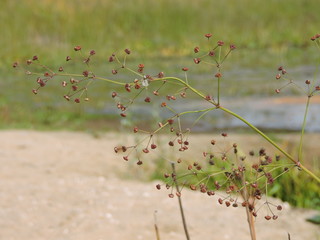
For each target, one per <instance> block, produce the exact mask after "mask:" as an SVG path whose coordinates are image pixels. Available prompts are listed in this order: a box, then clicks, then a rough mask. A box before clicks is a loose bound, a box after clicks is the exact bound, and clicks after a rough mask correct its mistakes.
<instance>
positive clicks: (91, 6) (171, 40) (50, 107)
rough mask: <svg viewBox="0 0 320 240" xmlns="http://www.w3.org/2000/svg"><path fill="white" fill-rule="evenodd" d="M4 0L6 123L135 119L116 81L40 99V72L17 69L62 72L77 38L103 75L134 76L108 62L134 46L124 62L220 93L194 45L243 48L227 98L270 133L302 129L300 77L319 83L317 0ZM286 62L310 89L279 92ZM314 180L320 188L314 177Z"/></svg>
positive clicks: (226, 84) (115, 125)
mask: <svg viewBox="0 0 320 240" xmlns="http://www.w3.org/2000/svg"><path fill="white" fill-rule="evenodd" d="M0 3H1V10H0V20H1V21H0V29H1V32H2V33H1V36H2V37H1V38H0V45H1V48H0V49H1V50H0V69H1V72H2V75H1V77H0V86H1V94H0V128H1V129H8V128H10V129H36V130H43V129H45V130H61V129H63V130H65V129H66V130H82V131H87V132H95V131H107V130H115V129H118V130H119V129H120V128H122V127H121V126H123V125H126V124H130V123H131V122H135V120H139V119H134V117H131V118H130V117H128V118H127V119H126V120H125V121H124V120H123V119H122V122H121V123H122V124H119V121H120V117H119V112H118V111H117V110H116V107H115V103H114V101H113V99H112V98H111V97H110V96H111V93H112V92H113V91H115V90H118V89H117V88H116V86H111V85H109V84H105V83H104V82H95V83H94V84H92V85H90V89H89V93H88V94H89V97H90V101H89V102H83V103H81V104H77V103H74V102H72V101H70V102H67V101H65V100H64V99H63V95H64V94H66V91H67V90H66V89H63V88H62V87H61V83H60V82H50V83H49V84H48V85H47V86H46V87H45V88H44V89H41V91H40V92H39V94H37V95H36V96H35V95H34V94H33V93H32V89H33V88H35V87H36V86H37V83H36V77H34V76H27V75H25V74H24V72H23V71H19V70H16V69H13V68H12V64H13V62H16V61H18V62H20V63H22V62H25V61H26V60H27V59H31V58H32V56H34V55H37V56H38V57H39V59H40V61H41V63H43V64H46V65H48V66H50V67H51V68H52V69H58V68H59V67H60V66H64V65H65V64H66V62H65V58H66V56H67V55H70V56H72V58H74V56H75V55H76V53H75V52H74V50H73V48H74V46H76V45H81V46H82V48H83V52H84V53H88V52H89V51H90V50H92V49H94V50H95V51H96V55H95V56H94V57H93V59H92V69H93V70H94V72H95V73H96V74H97V75H99V76H104V77H107V78H110V79H118V80H119V79H120V80H121V81H123V82H128V81H132V80H133V79H134V76H133V75H132V74H131V75H130V73H125V72H119V74H118V75H116V76H113V75H112V74H111V70H112V69H113V68H114V65H112V64H111V65H110V63H109V62H108V58H109V56H110V55H111V54H112V53H114V52H115V53H117V54H118V53H119V55H121V54H123V50H124V49H126V48H129V49H130V50H131V51H132V53H131V54H130V56H129V59H128V61H127V64H128V66H132V68H136V66H137V65H138V64H139V63H143V64H145V66H146V68H145V69H146V72H147V73H148V74H150V75H154V74H157V73H158V72H160V71H163V72H165V74H166V76H170V75H171V76H178V77H182V78H183V77H184V72H182V71H181V68H182V67H188V68H190V70H189V71H188V80H189V82H190V83H191V84H192V85H194V86H196V87H197V88H199V89H201V90H203V91H205V92H206V93H208V94H213V95H214V93H215V91H216V90H215V89H216V85H215V83H213V79H214V77H213V75H214V73H215V69H214V68H211V67H210V66H207V65H203V64H199V65H195V64H194V63H193V58H194V53H193V48H194V47H195V46H199V47H200V48H201V49H204V51H207V50H209V49H210V47H211V48H212V47H213V46H215V45H216V42H217V41H218V40H222V41H224V42H225V43H226V46H227V47H226V49H227V48H228V46H229V44H235V45H236V46H237V49H236V50H235V51H234V52H232V54H231V56H230V57H229V58H228V59H227V61H226V63H225V65H224V68H223V73H224V78H223V82H222V95H223V99H222V100H223V104H224V105H226V106H227V107H229V108H231V109H232V110H234V111H235V112H237V113H239V114H240V115H242V116H244V117H245V118H247V119H248V120H250V121H251V122H253V123H254V124H255V125H257V126H258V127H259V128H262V129H263V130H265V131H275V130H276V131H277V132H279V131H282V132H297V131H298V130H299V129H300V126H301V123H302V119H303V113H304V108H305V102H306V96H305V94H304V93H303V91H304V90H305V89H306V86H305V84H304V82H305V80H306V79H310V80H313V81H314V84H315V85H319V84H320V81H319V76H318V74H317V72H318V71H317V70H319V64H318V63H319V62H318V59H319V50H318V49H317V47H316V46H315V44H314V42H312V41H310V38H311V37H312V36H313V35H315V34H317V33H319V32H320V29H319V23H320V14H319V7H320V5H319V0H282V1H278V0H269V1H267V2H266V1H260V0H242V1H239V0H228V1H226V0H197V1H189V0H175V1H172V0H157V1H148V0H134V1H133V0H117V1H110V0H105V1H102V0H91V1H81V0H68V1H66V0H42V1H38V0H28V1H18V0H0ZM206 33H212V34H213V37H212V38H211V39H210V41H208V40H207V39H206V38H205V37H204V34H206ZM75 58H76V57H75ZM281 65H282V66H285V68H286V70H287V71H288V73H289V75H288V76H289V78H290V79H293V80H294V81H295V83H296V84H297V85H298V86H300V87H301V88H302V89H304V90H302V91H301V89H299V88H297V87H295V88H287V89H285V90H283V92H281V94H280V95H277V96H275V95H276V94H275V91H274V90H275V89H276V88H279V87H281V86H283V85H285V84H286V82H285V81H283V80H276V79H275V76H276V74H277V73H278V71H277V69H278V67H279V66H281ZM64 67H65V68H66V69H68V70H70V71H71V72H74V73H82V71H83V70H85V69H84V68H85V65H84V64H83V63H81V62H76V61H72V62H71V63H70V65H68V67H66V66H64ZM168 91H169V92H170V89H169V90H168ZM319 102H320V101H319V98H315V101H314V103H312V104H311V106H310V113H309V114H310V115H309V118H308V124H307V128H306V131H309V132H313V133H315V132H319V131H320V118H319V117H320V115H319V114H318V113H319V110H320V107H319V106H320V104H319ZM189 103H190V105H188V107H189V108H190V107H191V106H192V107H194V108H199V107H201V103H199V102H198V101H197V100H196V99H193V98H192V96H191V97H190V102H189ZM141 104H143V103H141ZM184 107H185V104H183V103H181V104H180V105H179V102H178V103H177V108H178V111H179V110H184ZM135 111H136V113H139V114H138V116H139V118H140V120H141V114H144V116H149V115H151V118H153V119H156V118H161V116H160V114H159V113H158V112H157V111H156V110H152V109H146V108H144V107H143V105H139V104H137V106H136V109H135ZM150 111H151V114H150ZM147 120H148V119H147ZM190 121H192V119H190ZM187 123H188V121H187ZM243 127H244V125H243V124H242V123H240V122H239V121H237V120H235V119H233V118H228V117H227V116H224V115H223V114H221V113H214V115H209V114H208V115H207V116H206V118H203V121H200V122H199V124H198V125H197V127H196V128H195V129H194V131H197V132H210V131H213V130H216V129H231V128H233V129H237V130H239V129H240V130H239V131H246V129H244V130H243ZM290 144H291V142H290V141H288V145H290ZM316 147H317V146H314V148H312V149H313V150H310V151H309V153H310V152H312V151H315V149H316ZM295 148H296V146H295V147H292V149H293V150H294V149H295ZM313 153H314V152H313ZM311 162H313V164H316V162H319V157H317V156H316V157H313V158H312V159H311ZM315 166H316V167H317V168H318V165H315ZM288 179H289V180H290V178H288ZM299 179H300V178H299V177H297V179H296V180H297V181H299ZM289 180H288V182H289ZM300 180H301V179H300ZM300 182H301V183H302V184H300V187H301V189H305V184H304V182H305V181H300ZM288 184H289V185H290V186H291V183H288ZM292 186H293V187H295V186H297V184H296V185H292ZM313 186H315V189H316V190H317V185H316V183H315V184H314V185H313ZM290 190H292V189H290ZM316 190H315V191H314V190H312V192H310V191H307V190H305V191H306V192H308V194H309V193H311V194H315V195H312V197H310V198H312V200H314V199H315V202H313V203H312V204H310V205H311V206H312V207H314V206H315V205H317V206H319V205H318V204H319V201H318V200H319V199H318V200H317V199H316V198H317V196H319V195H317V193H316ZM301 191H302V190H301ZM299 192H300V190H299ZM283 195H284V196H286V195H287V193H283ZM314 196H316V197H314ZM310 198H309V199H310ZM301 202H302V203H301V204H300V206H305V205H306V204H305V205H304V197H301ZM296 205H299V204H296ZM310 205H309V206H310Z"/></svg>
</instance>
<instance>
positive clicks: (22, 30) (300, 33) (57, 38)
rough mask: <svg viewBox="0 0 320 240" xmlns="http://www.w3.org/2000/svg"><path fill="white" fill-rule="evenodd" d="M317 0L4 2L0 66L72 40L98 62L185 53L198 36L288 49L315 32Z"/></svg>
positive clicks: (68, 45)
mask: <svg viewBox="0 0 320 240" xmlns="http://www.w3.org/2000/svg"><path fill="white" fill-rule="evenodd" d="M318 7H319V2H318V1H317V0H309V1H301V0H283V1H277V0H270V1H268V2H265V1H260V0H242V1H238V0H228V1H225V0H214V1H212V0H198V1H186V0H176V1H171V0H158V1H148V0H119V1H110V0H109V1H101V0H92V1H90V2H88V1H87V2H83V1H79V0H69V1H65V0H44V1H37V0H30V1H18V0H2V1H1V8H2V10H1V14H0V20H1V21H0V27H1V31H2V36H5V37H2V38H1V39H0V44H1V48H2V50H1V52H0V66H1V67H6V66H7V64H10V63H11V62H12V61H13V60H18V59H22V58H26V57H30V56H32V55H33V54H39V55H41V56H43V55H46V56H47V58H48V60H51V61H53V62H54V61H56V60H57V59H58V58H60V57H61V56H64V55H65V54H66V51H69V49H72V47H73V46H75V45H76V44H80V45H83V46H85V47H87V48H94V49H95V50H97V52H98V53H99V55H100V57H101V59H106V56H108V55H109V54H111V53H112V52H113V51H115V50H118V49H124V48H126V47H129V48H131V49H133V50H134V51H135V52H138V53H139V54H140V55H141V56H140V57H142V58H144V57H148V56H159V55H162V56H173V55H176V54H178V55H188V54H189V53H190V50H191V49H192V48H193V47H194V46H195V45H198V44H199V43H200V42H201V40H202V36H203V35H204V34H205V33H207V32H211V33H213V34H214V38H215V39H216V40H224V41H227V42H230V41H231V42H233V43H236V44H237V45H238V46H239V47H241V48H242V49H244V48H248V49H261V48H269V49H273V51H276V52H278V51H282V52H286V50H287V48H288V47H306V46H308V45H310V44H311V43H310V41H309V38H310V37H311V36H312V35H314V34H315V33H317V32H318V31H319V28H318V26H319V25H318V23H319V22H320V15H319V14H318Z"/></svg>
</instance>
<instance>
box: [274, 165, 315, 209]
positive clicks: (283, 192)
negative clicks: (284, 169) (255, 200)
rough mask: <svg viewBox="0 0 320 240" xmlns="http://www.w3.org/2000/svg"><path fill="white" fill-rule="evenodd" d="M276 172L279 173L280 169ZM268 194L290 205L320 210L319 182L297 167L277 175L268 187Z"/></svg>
mask: <svg viewBox="0 0 320 240" xmlns="http://www.w3.org/2000/svg"><path fill="white" fill-rule="evenodd" d="M315 170H316V168H315ZM275 174H277V173H275ZM278 174H280V170H279V172H278ZM318 175H319V171H318ZM268 194H269V195H270V196H272V197H276V198H280V199H281V200H282V201H285V202H288V203H290V204H291V205H292V206H296V207H302V208H314V209H318V210H320V188H319V183H317V181H315V180H314V179H312V178H311V177H309V176H308V175H307V174H305V173H304V172H301V171H299V170H297V169H293V170H291V171H290V172H289V173H286V174H284V175H282V176H281V177H279V178H278V179H277V180H276V181H275V182H274V184H273V185H271V186H270V187H269V191H268Z"/></svg>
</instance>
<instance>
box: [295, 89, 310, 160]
mask: <svg viewBox="0 0 320 240" xmlns="http://www.w3.org/2000/svg"><path fill="white" fill-rule="evenodd" d="M310 99H311V96H310V95H309V96H308V100H307V104H306V110H305V112H304V117H303V123H302V127H301V136H300V143H299V152H298V160H299V161H300V162H302V161H303V160H302V143H303V136H304V130H305V128H306V123H307V115H308V110H309V104H310Z"/></svg>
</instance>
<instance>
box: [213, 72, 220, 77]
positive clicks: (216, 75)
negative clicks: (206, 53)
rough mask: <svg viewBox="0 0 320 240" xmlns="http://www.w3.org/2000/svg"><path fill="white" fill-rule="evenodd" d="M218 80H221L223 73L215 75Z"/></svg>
mask: <svg viewBox="0 0 320 240" xmlns="http://www.w3.org/2000/svg"><path fill="white" fill-rule="evenodd" d="M214 76H215V77H216V78H221V77H222V73H221V72H218V73H216V74H215V75H214Z"/></svg>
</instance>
